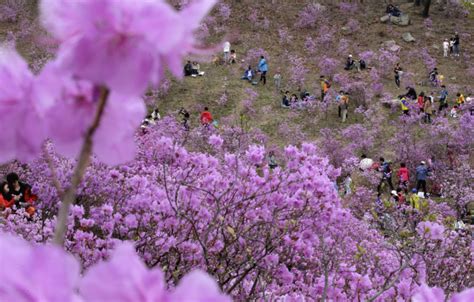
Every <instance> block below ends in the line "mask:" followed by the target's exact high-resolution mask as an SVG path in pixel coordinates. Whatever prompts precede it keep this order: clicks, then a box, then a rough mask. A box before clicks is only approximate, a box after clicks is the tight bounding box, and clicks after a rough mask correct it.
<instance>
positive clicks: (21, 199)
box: [7, 173, 38, 216]
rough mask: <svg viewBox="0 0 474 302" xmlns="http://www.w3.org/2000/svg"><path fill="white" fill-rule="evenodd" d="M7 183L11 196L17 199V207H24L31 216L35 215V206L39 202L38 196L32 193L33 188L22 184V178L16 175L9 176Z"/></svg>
mask: <svg viewBox="0 0 474 302" xmlns="http://www.w3.org/2000/svg"><path fill="white" fill-rule="evenodd" d="M7 182H8V188H9V190H10V194H11V195H12V196H13V198H14V199H15V205H16V207H17V208H20V207H23V208H25V211H26V212H27V213H28V214H30V216H31V215H33V214H34V213H35V207H34V206H33V204H34V202H35V201H36V200H38V196H36V195H34V194H33V193H31V186H30V185H29V184H27V183H23V182H20V178H19V177H18V174H16V173H10V174H8V175H7Z"/></svg>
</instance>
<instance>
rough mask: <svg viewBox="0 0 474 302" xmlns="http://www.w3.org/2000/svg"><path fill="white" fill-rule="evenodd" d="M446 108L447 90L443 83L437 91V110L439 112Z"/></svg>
mask: <svg viewBox="0 0 474 302" xmlns="http://www.w3.org/2000/svg"><path fill="white" fill-rule="evenodd" d="M447 108H448V90H447V89H446V86H445V85H442V86H441V91H440V93H439V108H438V111H439V112H440V113H441V111H443V110H444V109H447Z"/></svg>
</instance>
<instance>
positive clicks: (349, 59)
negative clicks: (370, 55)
mask: <svg viewBox="0 0 474 302" xmlns="http://www.w3.org/2000/svg"><path fill="white" fill-rule="evenodd" d="M354 66H355V64H354V60H353V59H352V55H349V56H348V57H347V60H346V66H345V67H344V69H345V70H351V69H352V68H354Z"/></svg>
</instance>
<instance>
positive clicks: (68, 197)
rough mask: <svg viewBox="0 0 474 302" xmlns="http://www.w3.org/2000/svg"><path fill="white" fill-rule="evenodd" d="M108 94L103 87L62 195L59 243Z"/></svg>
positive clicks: (87, 162) (58, 242)
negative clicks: (67, 186) (70, 177)
mask: <svg viewBox="0 0 474 302" xmlns="http://www.w3.org/2000/svg"><path fill="white" fill-rule="evenodd" d="M108 96H109V90H108V89H107V88H105V87H101V89H100V96H99V101H98V105H97V111H96V113H95V116H94V120H93V122H92V125H91V126H90V127H89V129H88V130H87V133H86V137H85V138H84V143H83V145H82V149H81V153H80V154H79V160H78V162H77V165H76V168H75V170H74V174H73V175H72V179H71V186H70V187H69V188H68V189H67V190H66V191H65V192H64V195H63V196H62V197H63V198H62V199H63V202H62V204H61V207H60V209H59V213H58V219H57V222H56V229H55V232H54V242H55V243H56V244H58V245H63V244H64V240H65V236H66V230H67V217H68V214H69V208H70V207H71V204H73V203H74V198H75V196H76V192H77V188H78V186H79V184H80V183H81V181H82V178H83V177H84V173H85V171H86V168H87V166H89V162H90V157H91V154H92V145H93V143H92V137H93V136H94V133H95V132H96V130H97V128H98V127H99V125H100V120H101V118H102V115H103V113H104V109H105V104H106V103H107V98H108ZM58 193H59V192H58Z"/></svg>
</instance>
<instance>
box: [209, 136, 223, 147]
mask: <svg viewBox="0 0 474 302" xmlns="http://www.w3.org/2000/svg"><path fill="white" fill-rule="evenodd" d="M223 143H224V140H223V139H222V138H221V137H220V136H219V135H216V134H213V135H211V136H210V137H209V144H210V145H212V146H214V147H215V148H220V147H221V146H222V144H223Z"/></svg>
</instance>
